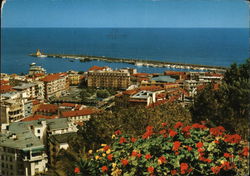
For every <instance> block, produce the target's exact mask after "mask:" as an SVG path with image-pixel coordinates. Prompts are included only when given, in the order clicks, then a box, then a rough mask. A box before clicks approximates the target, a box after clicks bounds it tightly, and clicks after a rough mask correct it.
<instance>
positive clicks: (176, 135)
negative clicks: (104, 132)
mask: <svg viewBox="0 0 250 176" xmlns="http://www.w3.org/2000/svg"><path fill="white" fill-rule="evenodd" d="M248 156H249V148H248V147H246V143H245V142H244V141H242V139H241V136H239V135H238V134H234V135H229V134H227V133H226V131H225V129H224V128H223V127H222V126H219V127H216V128H210V129H209V128H208V127H206V126H205V125H204V124H198V123H196V124H193V125H191V126H184V125H183V124H182V123H181V122H177V123H176V124H175V125H174V127H173V128H169V126H168V125H167V124H166V123H163V124H162V128H161V129H160V130H159V131H154V128H153V127H152V126H148V127H147V128H146V131H145V133H144V134H143V135H142V136H140V137H138V138H135V137H133V136H132V137H131V136H128V135H123V134H122V132H121V131H116V132H115V133H114V135H113V143H112V144H111V145H106V144H102V146H101V148H100V149H99V150H97V151H96V152H94V153H92V151H91V152H90V153H89V159H88V160H86V161H82V162H87V163H88V168H87V170H88V174H89V175H103V176H104V175H112V176H118V175H124V176H129V175H130V176H132V175H140V176H143V175H150V176H154V175H155V176H161V175H197V176H198V175H221V176H222V175H223V176H224V175H227V176H230V175H245V174H248V173H247V172H248ZM76 168H79V170H78V169H76V171H77V174H79V175H81V174H83V173H82V172H81V171H82V170H84V171H85V174H86V168H83V165H82V164H78V166H77V167H76ZM83 175H84V174H83Z"/></svg>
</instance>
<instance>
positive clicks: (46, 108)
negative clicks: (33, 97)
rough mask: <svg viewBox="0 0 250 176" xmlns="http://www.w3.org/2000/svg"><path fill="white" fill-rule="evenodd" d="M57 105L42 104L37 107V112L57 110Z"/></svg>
mask: <svg viewBox="0 0 250 176" xmlns="http://www.w3.org/2000/svg"><path fill="white" fill-rule="evenodd" d="M57 110H58V106H57V105H53V104H42V105H40V106H39V108H38V109H37V111H38V112H57Z"/></svg>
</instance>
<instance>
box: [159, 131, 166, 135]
mask: <svg viewBox="0 0 250 176" xmlns="http://www.w3.org/2000/svg"><path fill="white" fill-rule="evenodd" d="M166 132H167V130H161V131H160V132H159V133H160V134H165V133H166Z"/></svg>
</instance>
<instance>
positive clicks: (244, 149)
mask: <svg viewBox="0 0 250 176" xmlns="http://www.w3.org/2000/svg"><path fill="white" fill-rule="evenodd" d="M242 155H243V156H248V155H249V148H248V147H244V148H243V150H242Z"/></svg>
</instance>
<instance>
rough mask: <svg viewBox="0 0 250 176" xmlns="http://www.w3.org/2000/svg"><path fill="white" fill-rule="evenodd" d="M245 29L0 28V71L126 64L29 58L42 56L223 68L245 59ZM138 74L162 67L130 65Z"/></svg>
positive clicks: (60, 69)
mask: <svg viewBox="0 0 250 176" xmlns="http://www.w3.org/2000/svg"><path fill="white" fill-rule="evenodd" d="M248 38H249V29H212V28H210V29H208V28H202V29H198V28H197V29H183V28H181V29H174V28H173V29H171V28H152V29H148V28H115V29H112V28H5V29H2V40H1V42H2V43H1V46H2V49H1V72H4V73H21V72H23V73H27V71H28V68H29V64H30V63H32V62H36V63H37V64H38V65H41V66H43V67H44V68H45V69H46V70H47V72H62V71H67V70H77V71H85V70H87V69H88V68H89V67H91V66H92V65H99V66H104V65H109V66H111V67H113V68H121V67H128V66H129V67H136V66H133V65H128V64H119V63H111V64H110V63H105V62H98V61H93V62H87V63H80V62H79V61H74V62H69V61H68V60H66V59H62V60H60V59H51V58H33V57H30V56H28V54H30V53H33V52H35V51H36V49H38V48H39V49H40V50H41V51H42V52H45V53H65V54H86V55H96V56H109V57H124V58H142V59H150V60H164V61H170V62H182V63H193V64H205V65H219V66H229V65H230V64H232V63H233V62H236V63H244V61H245V59H246V58H247V57H249V54H248V52H249V43H248V42H249V41H248ZM136 68H137V69H138V70H139V71H141V72H162V71H164V70H166V68H147V67H136Z"/></svg>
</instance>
